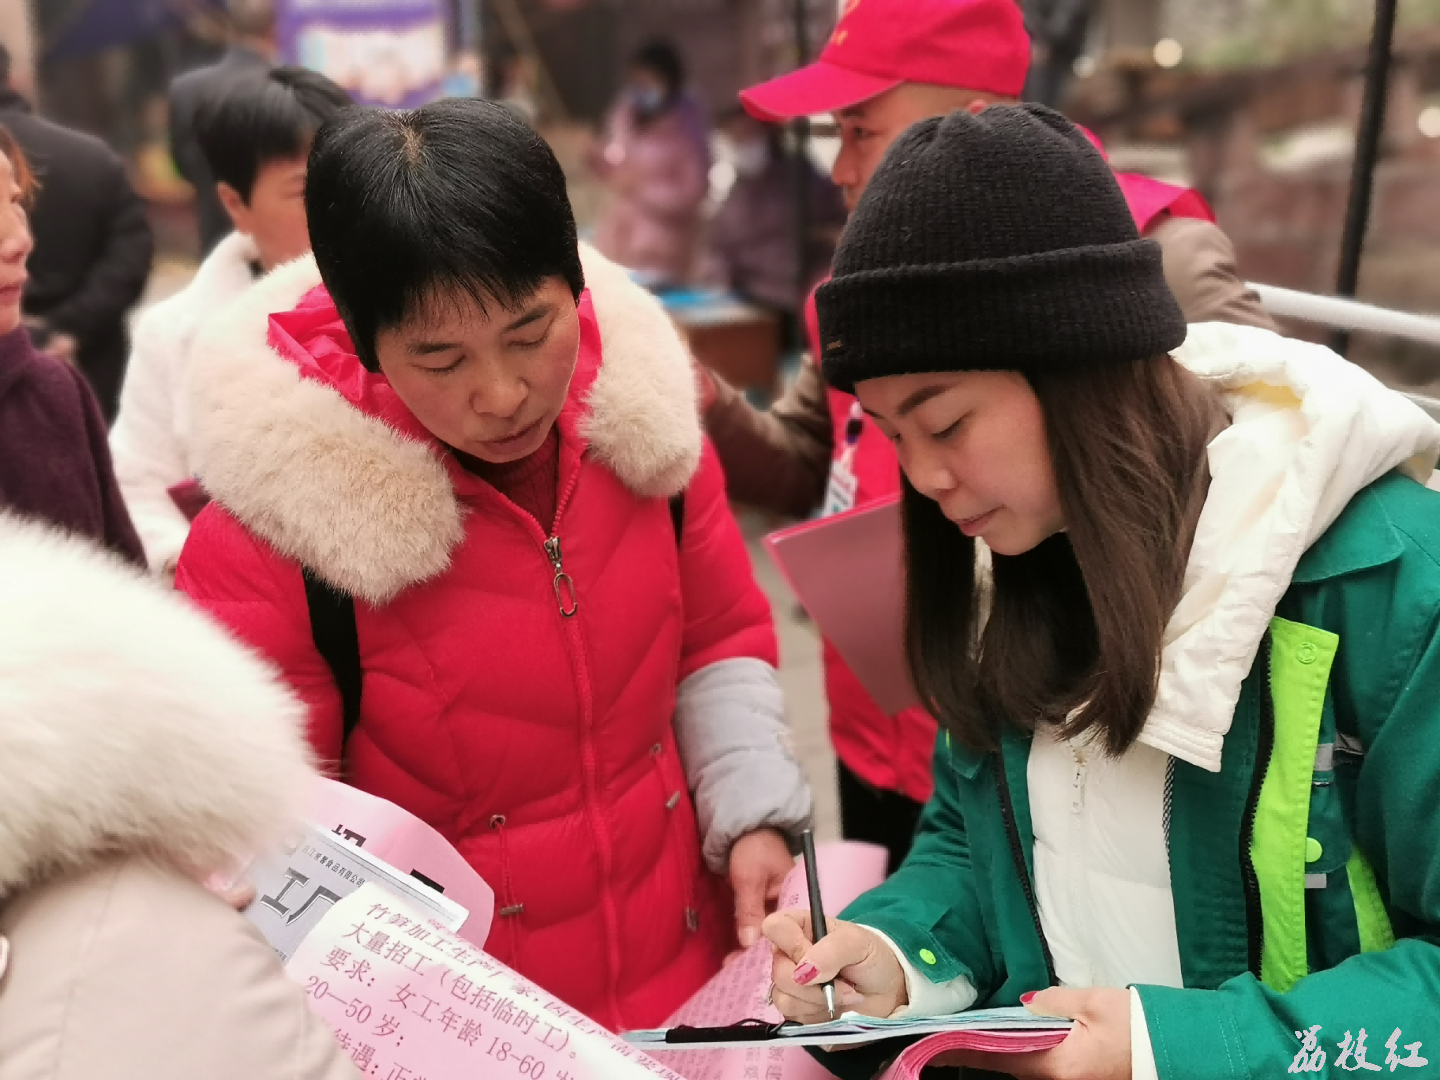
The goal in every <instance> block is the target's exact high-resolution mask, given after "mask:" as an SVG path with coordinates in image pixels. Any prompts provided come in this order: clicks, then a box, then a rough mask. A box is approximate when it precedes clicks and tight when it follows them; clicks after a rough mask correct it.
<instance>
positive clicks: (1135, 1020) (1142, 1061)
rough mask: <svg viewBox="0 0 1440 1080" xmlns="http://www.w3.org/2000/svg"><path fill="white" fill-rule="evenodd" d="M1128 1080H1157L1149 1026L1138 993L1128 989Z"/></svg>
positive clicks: (1132, 988)
mask: <svg viewBox="0 0 1440 1080" xmlns="http://www.w3.org/2000/svg"><path fill="white" fill-rule="evenodd" d="M1130 1080H1159V1073H1158V1071H1157V1070H1156V1068H1155V1049H1154V1047H1152V1046H1151V1045H1150V1025H1149V1024H1147V1023H1146V1022H1145V1006H1144V1005H1142V1004H1140V991H1139V990H1136V989H1135V987H1133V986H1132V987H1130Z"/></svg>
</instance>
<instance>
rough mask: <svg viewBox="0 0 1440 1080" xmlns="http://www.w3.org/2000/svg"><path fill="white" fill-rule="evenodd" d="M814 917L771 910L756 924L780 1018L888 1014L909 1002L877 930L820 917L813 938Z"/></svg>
mask: <svg viewBox="0 0 1440 1080" xmlns="http://www.w3.org/2000/svg"><path fill="white" fill-rule="evenodd" d="M808 876H809V877H810V879H811V880H812V881H814V880H815V875H814V874H813V873H811V874H809V875H808ZM815 900H816V901H817V903H816V904H815V907H816V914H817V915H819V916H820V918H821V919H823V918H824V913H823V912H821V911H820V910H819V904H818V896H817V897H816V898H815ZM814 921H815V920H814V919H813V917H812V915H811V912H809V911H794V910H792V911H777V912H776V913H775V914H774V915H771V916H770V917H769V918H767V919H766V920H765V925H764V927H763V928H762V932H763V933H764V934H765V937H766V938H768V939H769V941H770V943H771V945H773V946H774V948H775V960H774V966H773V967H772V969H771V978H772V979H773V980H774V989H773V990H772V991H771V1000H772V1001H773V1002H774V1003H775V1006H776V1007H777V1008H778V1009H779V1010H780V1012H781V1014H782V1015H783V1016H784V1017H785V1019H787V1020H793V1021H795V1022H797V1023H801V1024H823V1023H825V1022H826V1021H827V1020H831V1019H834V1018H835V1017H837V1016H839V1015H841V1014H842V1013H846V1012H858V1013H863V1014H865V1015H866V1016H889V1015H890V1014H891V1013H893V1012H894V1011H895V1010H896V1009H898V1008H900V1007H901V1006H903V1005H905V1004H906V1003H907V1002H908V1001H909V997H908V996H907V994H906V991H905V972H904V970H903V969H902V968H901V967H900V961H899V960H897V959H896V958H895V954H894V953H893V952H891V951H890V946H888V945H887V944H886V943H885V941H884V940H883V939H882V938H881V937H880V936H879V935H878V934H876V933H875V932H874V931H873V930H869V929H867V928H866V927H863V926H857V925H855V924H854V923H848V922H843V921H841V920H838V919H836V920H826V926H825V928H824V929H821V930H820V939H819V940H817V939H816V934H815V933H814V930H815V927H814V925H813V923H814ZM827 931H828V932H827ZM826 990H830V992H831V994H832V995H833V997H832V998H831V1000H832V1001H833V1008H832V1006H831V1005H829V1004H827V1001H826Z"/></svg>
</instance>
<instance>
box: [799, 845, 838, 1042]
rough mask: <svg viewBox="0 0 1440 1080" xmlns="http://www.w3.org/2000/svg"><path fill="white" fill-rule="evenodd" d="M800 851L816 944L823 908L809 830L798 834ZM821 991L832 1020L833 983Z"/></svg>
mask: <svg viewBox="0 0 1440 1080" xmlns="http://www.w3.org/2000/svg"><path fill="white" fill-rule="evenodd" d="M800 850H801V852H802V854H803V855H804V858H805V883H806V884H807V885H808V886H809V887H810V929H811V931H812V933H813V936H814V939H815V941H817V942H818V941H819V940H820V939H821V938H823V937H824V936H825V907H824V905H823V904H822V903H821V901H820V875H819V872H818V871H817V870H816V868H815V834H814V833H813V832H812V831H811V830H809V829H806V830H805V831H804V832H802V833H801V834H800ZM823 989H824V991H825V1008H826V1009H827V1010H828V1011H829V1014H830V1019H831V1020H834V1019H835V983H834V982H833V981H831V982H827V983H826V984H825V985H824V987H823Z"/></svg>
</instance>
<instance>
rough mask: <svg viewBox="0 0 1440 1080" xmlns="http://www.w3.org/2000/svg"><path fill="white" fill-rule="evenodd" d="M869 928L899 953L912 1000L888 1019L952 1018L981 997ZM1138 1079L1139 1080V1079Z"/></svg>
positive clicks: (967, 983)
mask: <svg viewBox="0 0 1440 1080" xmlns="http://www.w3.org/2000/svg"><path fill="white" fill-rule="evenodd" d="M860 925H862V926H863V925H864V924H863V923H862V924H860ZM865 929H866V930H869V931H870V932H871V933H872V934H874V935H875V936H876V937H878V938H879V939H880V940H881V941H883V942H885V944H886V945H888V946H889V947H890V951H891V952H893V953H894V954H895V959H896V960H899V961H900V968H901V970H903V971H904V972H905V993H906V996H907V997H909V999H910V1001H909V1004H906V1005H902V1006H900V1008H898V1009H896V1010H895V1011H894V1012H893V1013H891V1014H890V1016H889V1017H888V1019H890V1020H905V1019H908V1018H909V1017H912V1016H949V1015H950V1014H951V1013H957V1012H963V1011H964V1010H966V1009H968V1008H969V1007H970V1006H971V1005H974V1004H975V998H976V996H977V995H976V992H975V987H974V985H973V984H972V983H971V982H970V980H969V979H967V978H966V977H965V976H964V975H957V976H955V978H953V979H951V980H950V981H949V982H943V983H937V982H931V981H930V980H929V979H928V978H927V977H926V975H925V973H924V972H923V971H921V970H920V969H919V968H917V967H916V966H915V965H914V964H912V963H910V961H909V959H908V958H907V957H906V956H905V953H904V952H903V951H901V949H900V946H898V945H896V944H895V942H893V941H891V940H890V938H889V937H888V936H887V935H885V934H883V933H881V932H880V931H879V930H876V929H875V928H874V927H873V926H866V927H865ZM1135 1080H1139V1078H1138V1077H1137V1078H1135Z"/></svg>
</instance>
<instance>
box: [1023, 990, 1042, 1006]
mask: <svg viewBox="0 0 1440 1080" xmlns="http://www.w3.org/2000/svg"><path fill="white" fill-rule="evenodd" d="M1039 992H1040V991H1038V990H1031V991H1030V992H1029V993H1028V994H1021V995H1020V1004H1021V1005H1029V1004H1030V1002H1031V1001H1033V1000H1034V999H1035V995H1036V994H1038V993H1039Z"/></svg>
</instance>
